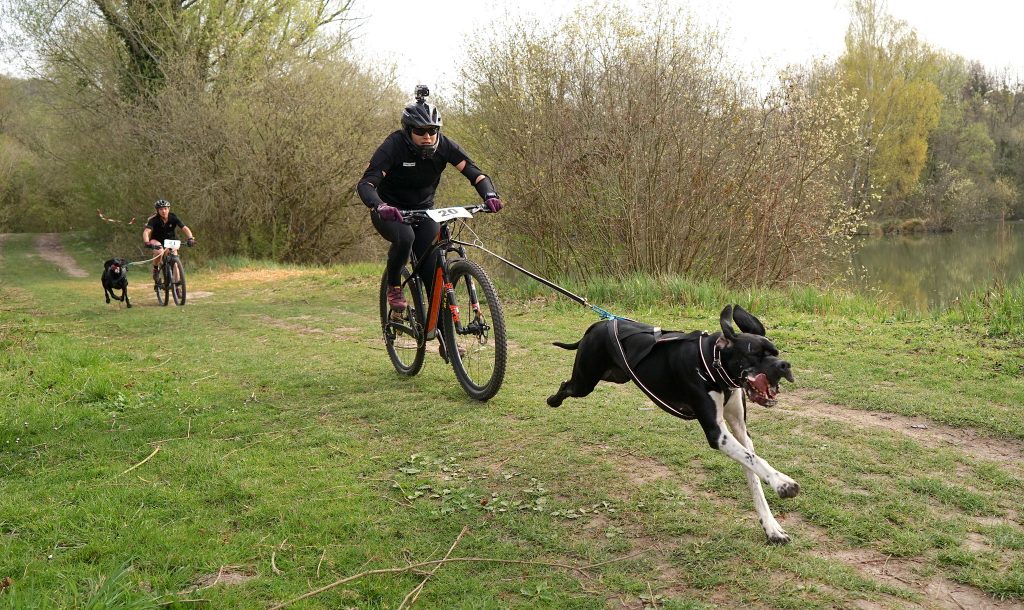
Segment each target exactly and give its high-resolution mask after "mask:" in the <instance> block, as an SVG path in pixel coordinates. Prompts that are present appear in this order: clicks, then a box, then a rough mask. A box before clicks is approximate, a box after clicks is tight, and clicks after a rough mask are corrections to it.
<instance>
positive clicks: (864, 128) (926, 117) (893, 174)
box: [838, 0, 942, 209]
mask: <svg viewBox="0 0 1024 610" xmlns="http://www.w3.org/2000/svg"><path fill="white" fill-rule="evenodd" d="M851 10H852V19H851V23H850V27H849V29H848V30H847V33H846V50H845V52H844V54H843V55H842V57H840V59H839V64H838V66H839V75H838V76H839V79H840V82H841V83H842V85H843V87H845V88H846V89H847V90H848V91H850V92H851V93H854V94H855V95H856V99H857V100H858V104H857V105H856V106H854V107H853V111H854V112H855V113H856V116H857V122H858V132H859V133H858V135H859V137H860V139H861V142H862V147H861V152H860V154H858V155H857V156H856V157H855V158H854V162H853V164H852V166H851V168H850V170H849V171H850V173H849V176H850V184H851V188H852V190H851V192H850V198H851V201H852V202H854V203H856V204H858V205H866V204H868V203H872V202H873V200H874V199H875V198H876V196H877V197H879V198H880V199H881V205H882V206H883V209H884V207H885V206H887V205H889V204H891V203H892V202H894V201H896V202H899V201H901V200H903V199H905V198H906V197H907V196H909V195H910V194H911V193H912V192H913V190H914V189H915V187H916V186H917V184H918V179H919V177H920V174H921V171H922V170H923V169H924V166H925V161H926V159H927V151H928V135H929V133H930V132H931V130H932V129H934V128H935V127H936V126H937V125H938V123H939V117H940V102H941V101H942V95H941V93H940V91H939V89H938V87H936V85H935V84H934V82H933V80H934V79H935V75H936V67H937V65H936V56H935V55H934V53H933V52H932V51H931V49H930V48H929V47H928V45H927V44H925V43H923V42H921V41H919V40H918V38H917V34H916V32H915V31H914V30H913V29H912V28H910V27H909V26H908V25H907V24H906V23H904V22H902V21H898V20H896V19H893V18H892V17H891V16H889V15H888V14H886V13H885V12H884V4H883V3H882V2H880V1H879V0H856V1H855V2H854V3H853V5H852V9H851Z"/></svg>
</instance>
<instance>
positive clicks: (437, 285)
mask: <svg viewBox="0 0 1024 610" xmlns="http://www.w3.org/2000/svg"><path fill="white" fill-rule="evenodd" d="M444 288H445V286H444V277H443V276H442V274H441V266H440V265H438V266H437V270H436V271H435V272H434V291H433V293H431V295H430V308H429V309H428V310H427V313H428V314H429V316H430V318H429V319H428V320H427V336H428V337H432V336H433V335H434V331H436V330H437V318H438V316H437V312H438V310H439V309H440V307H441V291H442V290H444Z"/></svg>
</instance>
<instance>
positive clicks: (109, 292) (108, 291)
mask: <svg viewBox="0 0 1024 610" xmlns="http://www.w3.org/2000/svg"><path fill="white" fill-rule="evenodd" d="M100 281H101V282H102V283H103V298H105V299H106V302H107V303H109V302H110V299H111V298H113V299H114V300H117V301H124V302H125V305H127V306H128V307H129V308H130V307H131V306H132V302H131V301H129V300H128V261H126V260H124V259H123V258H112V259H110V260H108V261H106V262H104V263H103V275H102V276H101V277H100ZM118 289H120V290H121V296H117V295H116V294H114V290H118Z"/></svg>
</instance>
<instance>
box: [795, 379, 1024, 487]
mask: <svg viewBox="0 0 1024 610" xmlns="http://www.w3.org/2000/svg"><path fill="white" fill-rule="evenodd" d="M781 402H782V403H783V404H784V405H786V406H780V407H778V410H779V411H781V412H783V413H792V414H795V415H800V416H803V417H812V418H825V419H829V420H832V421H838V422H843V423H846V424H852V425H854V426H857V427H862V428H882V429H886V430H891V431H893V432H899V433H900V434H904V435H906V436H909V437H911V438H913V439H914V440H916V441H918V442H920V443H923V444H925V445H928V446H932V447H940V446H941V447H955V448H956V449H957V450H958V451H961V452H963V453H965V454H967V455H969V456H971V457H973V458H975V459H978V460H984V461H988V462H994V463H996V464H999V466H1001V467H1003V468H1005V469H1006V470H1008V471H1010V472H1012V473H1014V474H1016V475H1017V476H1022V475H1024V443H1017V442H1014V441H1013V440H1009V439H1001V438H994V437H991V436H986V435H984V434H982V433H980V432H978V431H976V430H971V429H970V428H954V427H952V426H947V425H944V424H939V423H935V422H933V421H930V420H928V419H926V418H924V417H906V416H904V415H895V414H893V413H885V412H880V411H861V410H859V409H851V408H849V407H843V406H839V405H834V404H829V403H827V402H823V401H820V400H817V399H815V398H814V397H813V396H812V395H811V394H810V393H809V392H801V391H797V392H793V393H790V394H788V395H786V396H785V399H784V400H783V401H781Z"/></svg>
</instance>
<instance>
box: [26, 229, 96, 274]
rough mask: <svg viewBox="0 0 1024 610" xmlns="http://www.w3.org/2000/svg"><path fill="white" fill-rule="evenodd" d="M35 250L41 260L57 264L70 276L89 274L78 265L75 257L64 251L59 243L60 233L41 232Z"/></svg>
mask: <svg viewBox="0 0 1024 610" xmlns="http://www.w3.org/2000/svg"><path fill="white" fill-rule="evenodd" d="M36 252H38V253H39V256H40V257H41V258H42V259H43V260H46V261H49V262H51V263H53V264H54V265H57V267H59V268H60V270H61V271H63V272H64V273H66V274H68V275H70V276H71V277H89V274H88V273H86V271H85V270H84V269H82V268H81V267H79V266H78V263H76V262H75V259H73V258H71V255H69V254H68V253H67V252H65V251H64V246H63V245H61V243H60V235H58V234H56V233H43V234H41V235H39V236H37V237H36Z"/></svg>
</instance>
